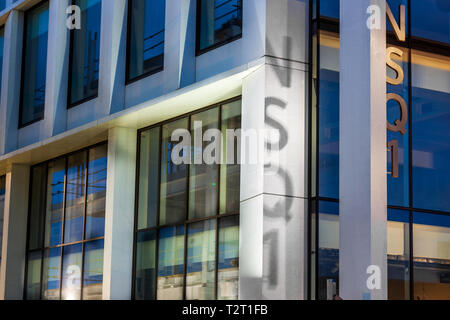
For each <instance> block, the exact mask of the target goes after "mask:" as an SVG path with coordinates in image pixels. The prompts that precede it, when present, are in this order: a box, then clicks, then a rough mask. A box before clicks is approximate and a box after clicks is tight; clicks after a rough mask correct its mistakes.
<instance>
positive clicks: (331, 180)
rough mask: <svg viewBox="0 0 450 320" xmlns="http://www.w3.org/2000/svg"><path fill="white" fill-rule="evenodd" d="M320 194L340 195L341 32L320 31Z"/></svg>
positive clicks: (324, 195) (335, 196)
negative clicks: (339, 33)
mask: <svg viewBox="0 0 450 320" xmlns="http://www.w3.org/2000/svg"><path fill="white" fill-rule="evenodd" d="M319 77H320V82H319V104H320V105H319V160H318V161H319V163H318V165H319V196H321V197H325V198H332V199H338V198H339V35H337V34H334V33H329V32H323V31H321V32H320V70H319Z"/></svg>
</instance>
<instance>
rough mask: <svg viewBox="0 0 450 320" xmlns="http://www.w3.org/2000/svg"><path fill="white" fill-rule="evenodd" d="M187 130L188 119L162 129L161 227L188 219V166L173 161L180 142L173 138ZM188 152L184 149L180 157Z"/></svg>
mask: <svg viewBox="0 0 450 320" xmlns="http://www.w3.org/2000/svg"><path fill="white" fill-rule="evenodd" d="M187 128H188V119H187V118H184V119H181V120H178V121H175V122H171V123H169V124H165V125H164V126H163V127H162V135H163V137H162V138H163V143H162V150H161V202H160V225H164V224H174V223H179V222H183V221H184V219H185V218H186V200H187V199H186V188H187V185H186V178H187V165H186V164H180V165H176V164H175V163H174V162H173V161H172V151H173V149H174V147H175V146H176V145H177V144H178V142H177V141H173V142H172V139H171V137H172V133H173V132H174V131H175V130H179V129H181V130H187ZM186 132H187V131H186ZM187 152H188V150H186V148H183V150H182V151H180V153H179V156H180V157H183V156H185V153H187Z"/></svg>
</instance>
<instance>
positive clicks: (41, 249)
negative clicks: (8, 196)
mask: <svg viewBox="0 0 450 320" xmlns="http://www.w3.org/2000/svg"><path fill="white" fill-rule="evenodd" d="M105 145H106V146H107V145H108V142H107V141H103V142H99V143H96V144H94V145H91V146H88V147H85V148H82V149H79V150H76V151H73V152H70V153H67V154H64V155H61V156H59V157H56V158H52V159H49V160H46V161H44V162H40V163H37V164H35V165H33V166H31V167H30V183H29V187H28V194H29V196H28V213H27V236H26V253H25V273H24V287H23V300H27V287H28V257H29V254H30V253H33V252H40V253H41V269H40V277H41V278H40V283H39V299H38V300H43V299H42V298H43V297H42V285H43V275H44V272H43V271H44V270H43V267H44V258H45V257H44V254H45V251H46V250H50V249H61V255H60V257H61V261H60V269H59V271H60V275H59V277H60V279H59V285H60V287H59V297H60V299H61V293H62V289H63V288H62V279H63V263H64V251H63V249H64V248H65V247H70V246H72V245H77V244H81V248H82V249H81V261H82V262H81V277H80V301H81V300H83V287H84V264H85V254H84V253H85V244H86V243H90V242H95V241H99V240H104V239H105V236H103V237H96V238H92V239H85V238H86V217H87V196H88V194H87V189H88V183H87V181H88V177H89V151H90V150H92V149H95V148H97V147H100V146H105ZM82 152H86V160H87V162H86V168H85V170H84V174H85V177H84V180H85V186H84V189H85V194H84V212H83V235H82V240H80V241H74V242H70V243H64V241H63V240H64V228H65V223H64V222H65V214H66V197H67V194H66V191H67V171H68V166H67V162H68V159H69V157H70V156H72V155H75V154H80V153H82ZM57 160H64V161H65V173H64V196H63V207H62V215H61V217H62V226H61V239H62V240H61V243H60V244H58V245H55V246H46V245H45V227H46V226H45V218H46V214H44V215H43V216H42V217H41V219H42V220H43V229H42V233H43V236H42V243H41V244H40V246H39V248H36V249H30V248H29V244H30V231H31V225H30V221H31V219H30V218H31V205H32V188H33V181H32V180H33V175H32V173H33V169H34V168H36V167H39V166H43V165H45V172H46V174H45V181H44V183H45V184H44V185H45V189H46V192H45V203H46V202H47V193H48V192H47V191H48V190H47V187H48V164H49V163H50V162H52V161H57Z"/></svg>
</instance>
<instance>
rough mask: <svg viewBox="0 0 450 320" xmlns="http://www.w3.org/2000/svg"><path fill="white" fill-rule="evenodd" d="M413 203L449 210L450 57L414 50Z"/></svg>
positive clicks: (418, 205) (417, 206)
mask: <svg viewBox="0 0 450 320" xmlns="http://www.w3.org/2000/svg"><path fill="white" fill-rule="evenodd" d="M412 59H413V60H412V63H413V64H412V76H413V77H412V81H413V88H412V126H413V130H412V134H413V137H412V142H413V154H412V156H413V159H412V162H413V202H414V207H415V208H421V209H430V210H441V211H450V201H449V197H448V195H449V194H450V167H449V165H448V164H449V162H450V130H449V125H450V82H449V79H450V58H449V57H443V56H439V55H435V54H431V53H424V52H420V51H413V56H412Z"/></svg>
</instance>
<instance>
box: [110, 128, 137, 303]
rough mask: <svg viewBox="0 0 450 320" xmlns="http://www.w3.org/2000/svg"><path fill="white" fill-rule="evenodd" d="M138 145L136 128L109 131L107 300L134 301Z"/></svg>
mask: <svg viewBox="0 0 450 320" xmlns="http://www.w3.org/2000/svg"><path fill="white" fill-rule="evenodd" d="M136 146H137V131H136V129H128V128H118V127H116V128H112V129H110V131H109V137H108V174H107V187H106V209H105V210H106V212H105V215H106V217H105V218H106V222H105V253H104V267H103V299H104V300H117V299H119V300H129V299H130V298H131V280H132V273H133V270H132V266H133V238H134V234H133V233H134V200H135V183H136V152H137V147H136Z"/></svg>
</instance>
